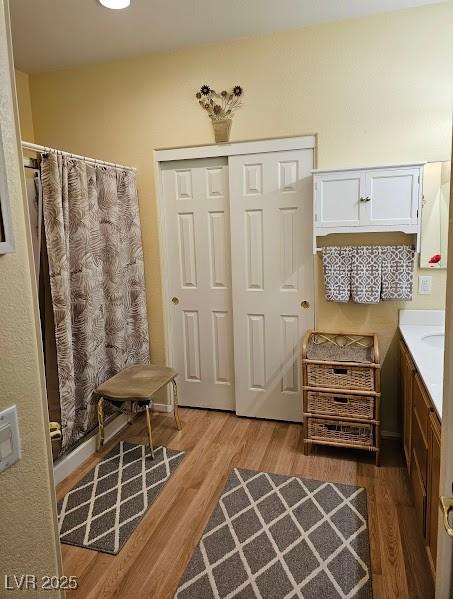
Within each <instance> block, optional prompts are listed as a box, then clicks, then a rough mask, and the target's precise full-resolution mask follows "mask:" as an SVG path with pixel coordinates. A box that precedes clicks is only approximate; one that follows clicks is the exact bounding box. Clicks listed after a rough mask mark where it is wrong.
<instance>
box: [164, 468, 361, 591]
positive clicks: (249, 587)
mask: <svg viewBox="0 0 453 599" xmlns="http://www.w3.org/2000/svg"><path fill="white" fill-rule="evenodd" d="M367 516H368V514H367V501H366V490H365V489H364V488H362V487H355V486H351V485H342V484H337V483H335V484H334V483H330V482H322V481H316V480H309V479H304V478H299V477H296V476H281V475H277V474H269V473H266V472H256V471H254V470H243V469H235V470H234V471H233V472H232V473H231V475H230V477H229V478H228V481H227V483H226V486H225V489H224V492H223V495H222V496H221V498H220V500H219V502H218V504H217V506H216V508H215V510H214V512H213V514H212V516H211V518H210V520H209V522H208V525H207V527H206V529H205V530H204V532H203V536H202V538H201V540H200V543H199V544H198V547H197V548H196V550H195V553H194V554H193V556H192V559H191V560H190V562H189V565H188V566H187V569H186V571H185V573H184V576H183V578H182V579H181V581H180V582H179V588H178V590H177V591H176V595H175V597H177V598H178V599H219V598H222V599H223V598H228V599H230V598H232V597H236V598H241V599H254V598H256V597H258V598H261V599H283V598H288V599H289V598H290V597H302V598H304V599H339V598H342V599H346V598H347V599H352V598H354V599H372V597H373V592H372V585H371V574H370V572H371V567H370V549H369V539H368V524H367Z"/></svg>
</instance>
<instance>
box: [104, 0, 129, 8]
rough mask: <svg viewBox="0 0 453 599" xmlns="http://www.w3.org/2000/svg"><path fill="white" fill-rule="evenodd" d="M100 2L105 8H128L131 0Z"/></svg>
mask: <svg viewBox="0 0 453 599" xmlns="http://www.w3.org/2000/svg"><path fill="white" fill-rule="evenodd" d="M99 3H100V4H102V6H105V8H113V9H114V10H119V9H121V8H127V7H128V6H129V4H130V3H131V0H99Z"/></svg>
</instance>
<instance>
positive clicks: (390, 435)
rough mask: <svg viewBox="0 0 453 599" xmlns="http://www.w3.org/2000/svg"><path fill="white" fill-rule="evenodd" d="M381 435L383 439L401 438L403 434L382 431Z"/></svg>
mask: <svg viewBox="0 0 453 599" xmlns="http://www.w3.org/2000/svg"><path fill="white" fill-rule="evenodd" d="M381 437H382V438H383V439H401V434H400V433H396V432H395V431H381Z"/></svg>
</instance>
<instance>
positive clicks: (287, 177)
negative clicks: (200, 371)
mask: <svg viewBox="0 0 453 599" xmlns="http://www.w3.org/2000/svg"><path fill="white" fill-rule="evenodd" d="M312 168H313V150H312V149H305V150H288V151H284V152H269V153H266V154H255V155H246V156H232V157H231V158H230V161H229V180H230V218H231V240H232V252H231V260H232V264H231V267H232V280H233V283H232V285H233V321H234V357H235V388H236V412H237V414H239V415H241V416H253V417H257V418H272V419H278V420H289V421H301V420H302V395H301V385H302V381H301V364H300V350H301V341H302V339H303V336H304V335H305V333H306V331H307V329H309V328H313V325H314V310H313V302H314V283H313V255H312V230H313V209H312V179H311V170H312Z"/></svg>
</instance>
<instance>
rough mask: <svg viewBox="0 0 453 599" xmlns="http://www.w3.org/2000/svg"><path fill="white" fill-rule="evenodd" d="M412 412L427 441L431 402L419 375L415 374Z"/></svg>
mask: <svg viewBox="0 0 453 599" xmlns="http://www.w3.org/2000/svg"><path fill="white" fill-rule="evenodd" d="M413 410H414V414H416V415H417V419H418V422H419V425H420V430H421V432H422V434H423V437H424V439H425V444H426V442H427V440H428V426H429V413H430V411H431V402H430V399H429V397H428V394H427V392H426V389H425V385H424V384H423V382H422V380H421V378H420V375H419V374H418V373H417V374H416V375H415V379H414V387H413Z"/></svg>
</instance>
